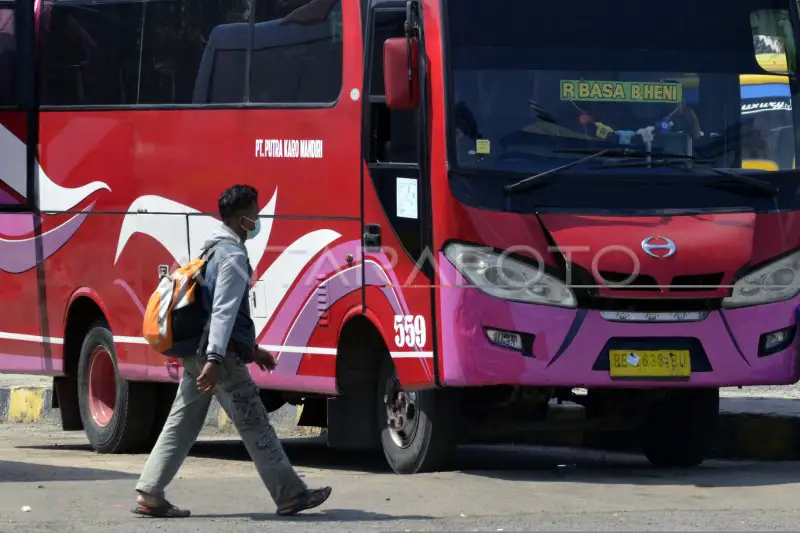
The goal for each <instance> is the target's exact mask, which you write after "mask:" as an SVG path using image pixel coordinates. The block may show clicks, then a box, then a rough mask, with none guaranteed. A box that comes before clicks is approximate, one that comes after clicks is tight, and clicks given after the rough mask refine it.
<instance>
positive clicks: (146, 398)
mask: <svg viewBox="0 0 800 533" xmlns="http://www.w3.org/2000/svg"><path fill="white" fill-rule="evenodd" d="M152 388H153V387H152V385H151V384H150V383H135V382H131V381H127V380H125V379H123V378H122V377H121V376H120V373H119V367H118V364H117V354H116V349H115V347H114V337H113V336H112V335H111V331H110V330H109V328H108V325H107V324H106V323H105V322H103V321H99V322H96V323H94V324H93V325H92V326H91V327H90V328H89V331H88V333H87V334H86V337H84V340H83V345H82V347H81V353H80V360H79V362H78V403H79V407H80V414H81V421H82V422H83V427H84V430H85V431H86V437H87V438H88V439H89V443H90V444H91V445H92V448H94V449H95V450H96V451H98V452H99V453H130V452H139V451H144V450H143V448H145V447H147V445H148V444H151V439H150V433H151V429H152V426H153V422H154V420H153V419H154V412H155V401H156V394H155V391H154V390H152Z"/></svg>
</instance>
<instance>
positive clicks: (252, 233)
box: [240, 217, 261, 239]
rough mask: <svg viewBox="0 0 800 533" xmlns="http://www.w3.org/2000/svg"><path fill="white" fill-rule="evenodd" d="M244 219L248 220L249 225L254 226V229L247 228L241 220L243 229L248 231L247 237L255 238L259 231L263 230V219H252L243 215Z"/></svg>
mask: <svg viewBox="0 0 800 533" xmlns="http://www.w3.org/2000/svg"><path fill="white" fill-rule="evenodd" d="M242 219H243V220H246V221H247V222H248V226H253V229H247V227H245V225H244V224H241V222H240V224H241V226H242V229H243V230H245V231H246V232H247V238H248V239H253V238H255V236H256V235H258V233H259V232H260V231H261V219H260V218H258V219H256V220H250V219H249V218H247V217H242Z"/></svg>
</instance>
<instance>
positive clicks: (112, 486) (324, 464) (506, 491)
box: [0, 424, 800, 533]
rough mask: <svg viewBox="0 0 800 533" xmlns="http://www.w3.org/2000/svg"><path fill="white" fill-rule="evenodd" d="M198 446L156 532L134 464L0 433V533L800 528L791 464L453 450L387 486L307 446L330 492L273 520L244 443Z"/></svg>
mask: <svg viewBox="0 0 800 533" xmlns="http://www.w3.org/2000/svg"><path fill="white" fill-rule="evenodd" d="M203 439H204V440H203V442H201V443H199V444H198V445H197V446H196V448H195V450H194V451H193V453H192V456H191V457H190V458H189V459H188V461H187V463H186V465H185V467H184V469H183V470H182V471H181V473H180V478H179V479H178V480H176V481H175V483H174V485H173V487H172V488H171V492H170V496H171V498H172V499H173V500H174V501H175V503H177V504H178V505H185V506H187V507H190V508H191V509H192V510H193V511H194V516H193V517H192V518H190V519H185V520H182V521H175V520H173V521H171V522H167V521H164V520H156V519H147V518H139V517H136V516H133V515H131V514H130V513H129V512H128V509H129V508H130V506H131V502H132V497H133V490H132V489H133V485H134V483H135V480H136V477H137V475H138V473H139V470H140V468H141V466H142V464H143V461H144V459H145V458H144V457H143V456H138V455H132V456H100V455H96V454H95V453H93V452H91V451H90V450H89V448H88V446H87V445H86V443H85V439H84V437H83V435H82V434H80V433H62V432H61V431H58V430H57V429H54V428H52V427H48V426H34V425H17V424H6V425H2V424H0V532H12V531H13V532H17V531H19V532H22V531H24V532H51V531H58V532H60V533H73V532H87V533H88V532H93V533H95V532H97V533H100V532H102V533H107V532H109V531H115V532H116V531H119V532H136V533H149V532H155V531H162V530H165V531H166V530H168V531H176V532H189V531H203V532H205V531H208V530H209V529H208V528H209V527H211V528H213V530H214V531H216V530H219V531H222V530H223V528H224V530H225V531H237V532H238V531H242V532H256V531H258V532H261V531H265V530H269V531H275V532H282V531H285V532H292V533H295V532H297V531H334V530H336V531H345V530H346V531H448V530H449V531H523V530H527V531H532V530H539V531H545V530H550V531H554V530H561V531H567V530H571V531H586V530H594V531H612V530H614V531H632V530H651V531H653V530H660V531H667V530H670V531H678V530H683V531H686V530H695V531H700V530H703V531H710V530H717V531H742V530H751V531H752V530H786V531H788V530H792V529H794V530H796V529H797V524H798V521H800V513H799V512H798V511H797V509H798V505H797V494H800V463H752V462H736V463H733V462H718V461H717V462H710V463H708V464H707V465H705V466H704V467H702V468H699V469H695V470H691V471H688V472H666V471H659V470H656V469H653V468H651V467H650V466H648V465H647V464H646V463H645V462H644V461H643V460H642V459H640V458H636V457H627V456H622V455H608V454H601V453H592V452H583V451H580V452H578V451H571V450H563V449H562V450H547V449H532V448H511V447H504V448H465V449H463V450H461V451H460V453H459V459H458V468H459V470H460V471H457V472H450V473H441V474H426V475H419V476H396V475H394V474H391V473H389V472H387V470H386V467H385V466H384V463H383V461H382V460H381V458H380V457H371V456H364V455H363V454H360V455H351V454H342V453H334V452H332V451H330V450H327V449H326V448H325V447H324V446H321V445H320V444H318V443H316V442H314V441H293V442H290V443H288V444H287V450H288V451H289V454H290V456H291V458H292V460H293V461H294V463H295V464H296V465H297V467H298V469H299V471H300V472H301V473H302V475H303V476H304V477H305V479H306V481H307V482H308V483H309V484H310V485H314V486H318V485H322V484H330V485H332V486H333V487H334V493H333V496H332V498H331V500H330V501H329V502H328V504H326V505H325V506H324V507H322V508H321V509H320V510H319V511H318V512H314V513H311V514H308V515H307V516H301V517H297V518H293V519H285V518H284V519H278V518H276V517H275V516H274V514H273V512H274V506H273V505H272V503H271V502H270V501H269V499H268V498H267V496H266V494H265V491H264V489H263V488H262V487H261V486H260V485H259V483H258V481H257V479H256V476H255V473H254V471H253V467H252V465H251V463H250V462H249V461H248V459H247V455H246V452H245V451H244V449H243V448H242V446H241V445H240V444H239V443H238V442H234V441H231V440H215V436H213V435H206V436H205V437H204V438H203ZM24 506H28V507H30V511H28V512H24V511H23V507H24Z"/></svg>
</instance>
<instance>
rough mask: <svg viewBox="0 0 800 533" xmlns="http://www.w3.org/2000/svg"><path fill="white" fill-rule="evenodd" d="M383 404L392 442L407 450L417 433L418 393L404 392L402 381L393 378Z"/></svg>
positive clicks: (387, 383)
mask: <svg viewBox="0 0 800 533" xmlns="http://www.w3.org/2000/svg"><path fill="white" fill-rule="evenodd" d="M383 403H384V405H385V407H386V425H387V427H388V428H389V433H390V434H391V436H392V441H394V443H395V445H397V446H398V447H400V448H407V447H408V446H409V445H410V444H411V442H412V441H413V440H414V435H415V434H416V432H417V423H418V420H419V417H418V416H417V415H418V413H417V393H416V392H406V391H404V390H403V388H402V387H401V386H400V381H399V380H398V379H397V377H396V376H393V377H391V378H389V379H388V380H387V382H386V389H385V392H384V396H383Z"/></svg>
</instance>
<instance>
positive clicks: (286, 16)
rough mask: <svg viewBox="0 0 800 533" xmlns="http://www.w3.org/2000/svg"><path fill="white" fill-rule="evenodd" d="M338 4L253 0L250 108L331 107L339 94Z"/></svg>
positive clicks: (328, 0) (321, 0) (312, 0)
mask: <svg viewBox="0 0 800 533" xmlns="http://www.w3.org/2000/svg"><path fill="white" fill-rule="evenodd" d="M341 4H342V2H341V0H289V1H282V2H277V1H275V0H254V10H255V13H254V15H255V16H254V18H255V27H254V29H253V53H252V60H251V64H250V101H251V102H253V103H304V104H330V103H331V102H335V101H336V99H337V98H338V97H339V93H341V91H342V70H343V49H342V5H341Z"/></svg>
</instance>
